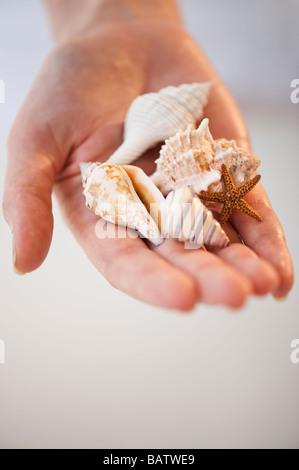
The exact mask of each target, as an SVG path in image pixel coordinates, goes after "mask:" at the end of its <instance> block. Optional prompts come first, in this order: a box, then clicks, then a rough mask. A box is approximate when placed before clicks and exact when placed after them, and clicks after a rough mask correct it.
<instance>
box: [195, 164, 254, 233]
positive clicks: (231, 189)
mask: <svg viewBox="0 0 299 470" xmlns="http://www.w3.org/2000/svg"><path fill="white" fill-rule="evenodd" d="M221 172H222V177H223V180H224V185H225V191H223V192H219V193H209V192H208V191H201V193H200V194H199V197H200V198H201V199H202V200H203V201H210V202H220V203H222V204H224V206H223V209H222V212H221V215H220V219H219V223H220V224H221V225H224V224H226V222H227V221H228V219H229V218H230V216H231V215H232V213H233V211H234V210H235V209H237V210H239V211H241V212H244V214H246V215H249V217H252V218H253V219H255V220H258V221H259V222H262V220H263V219H262V218H261V216H260V215H259V214H258V213H257V212H256V211H255V210H254V209H252V207H250V205H249V204H248V203H247V202H246V201H245V200H244V199H243V198H244V196H245V195H246V194H247V193H249V192H250V191H251V190H252V189H253V188H254V187H255V185H256V184H257V183H258V182H259V181H260V179H261V175H257V176H255V177H254V178H253V179H252V180H250V181H248V182H247V183H244V184H242V186H240V187H239V188H237V187H236V185H235V183H234V182H233V179H232V177H231V174H230V172H229V169H228V168H227V166H226V165H225V164H223V165H222V167H221Z"/></svg>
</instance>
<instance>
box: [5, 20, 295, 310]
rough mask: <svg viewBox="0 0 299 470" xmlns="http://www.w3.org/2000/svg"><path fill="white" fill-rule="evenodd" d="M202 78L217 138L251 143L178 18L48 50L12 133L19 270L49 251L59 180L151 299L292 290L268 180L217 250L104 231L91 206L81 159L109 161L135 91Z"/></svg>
mask: <svg viewBox="0 0 299 470" xmlns="http://www.w3.org/2000/svg"><path fill="white" fill-rule="evenodd" d="M195 81H196V82H200V81H211V82H212V84H213V86H212V90H211V96H210V100H209V103H208V106H207V107H206V109H205V116H206V117H208V118H209V119H210V127H211V131H212V134H213V135H214V137H215V138H219V137H225V138H227V139H232V138H234V139H236V140H237V142H238V143H239V145H240V146H242V147H244V148H246V147H247V148H248V149H249V142H248V137H247V132H246V127H245V125H244V123H243V120H242V117H241V116H240V113H239V110H238V108H237V106H236V104H235V103H234V101H233V99H232V97H231V96H230V94H229V93H228V91H227V90H226V88H225V86H224V85H223V83H222V82H221V81H220V80H219V78H218V77H217V75H216V74H215V72H214V70H213V69H212V68H211V66H210V64H209V63H208V61H207V60H206V59H205V57H204V55H203V54H202V52H201V51H200V49H199V48H198V46H197V45H196V44H195V43H194V42H193V41H192V40H191V38H190V37H189V36H188V35H187V34H186V33H185V32H184V31H182V30H181V29H179V28H178V27H176V26H169V27H165V25H164V26H163V27H161V28H160V27H159V26H157V25H155V28H150V26H147V27H145V26H136V27H135V28H134V31H132V30H129V29H127V28H126V27H123V28H120V27H118V28H117V30H113V28H109V30H107V31H101V32H93V33H92V34H90V36H86V37H84V38H80V39H77V40H74V41H73V42H70V43H67V44H64V45H62V46H59V47H58V48H57V49H55V50H54V51H53V52H52V53H51V54H50V55H49V57H48V58H47V60H46V62H45V64H44V65H43V67H42V69H41V71H40V74H39V76H38V78H37V80H36V81H35V83H34V85H33V87H32V89H31V91H30V93H29V95H28V97H27V99H26V101H25V103H24V105H23V106H22V109H21V110H20V113H19V115H18V117H17V119H16V121H15V124H14V126H13V129H12V131H11V134H10V137H9V144H8V150H9V159H8V168H7V175H6V185H5V193H4V200H3V208H4V215H5V217H6V220H7V221H8V223H9V224H10V226H11V228H12V230H13V234H14V242H13V243H14V252H15V267H16V269H17V270H18V271H21V272H24V273H25V272H30V271H32V270H34V269H36V268H37V267H38V266H39V265H40V264H41V263H42V262H43V260H44V259H45V257H46V255H47V252H48V249H49V246H50V243H51V237H52V229H53V217H52V211H51V194H52V190H53V187H54V190H55V193H56V195H57V197H58V200H59V202H60V205H61V208H62V211H63V214H64V217H65V220H66V222H67V224H68V225H69V227H70V228H71V230H72V231H73V233H74V235H75V237H76V239H77V240H78V242H79V243H80V245H81V246H82V248H83V249H84V251H85V252H86V254H87V255H88V257H89V259H90V260H91V262H92V263H93V264H94V265H95V266H96V267H97V268H98V270H99V271H100V272H101V273H102V274H103V275H104V276H105V278H106V279H107V280H108V281H109V282H110V283H111V284H112V285H114V286H115V287H116V288H118V289H121V290H122V291H124V292H126V293H128V294H130V295H132V296H134V297H136V298H138V299H140V300H143V301H145V302H148V303H151V304H155V305H160V306H163V307H169V308H177V309H180V310H190V309H191V308H193V307H194V305H195V303H196V302H198V301H202V302H206V303H210V304H223V305H228V306H230V307H240V306H242V305H243V303H244V302H245V300H246V299H247V297H248V295H250V294H251V293H255V294H259V295H263V294H266V293H268V292H273V293H274V294H275V295H276V296H277V297H283V296H285V295H286V294H287V293H288V291H289V290H290V288H291V285H292V282H293V272H292V263H291V260H290V256H289V253H288V250H287V247H286V244H285V239H284V235H283V230H282V228H281V226H280V224H279V221H278V220H277V217H276V215H275V214H274V212H273V210H272V209H271V206H270V203H269V201H268V199H267V196H266V194H265V192H264V190H263V188H262V186H261V185H260V184H259V185H258V186H257V187H256V188H255V189H254V191H252V193H250V195H249V196H248V198H247V201H248V202H249V203H250V204H251V205H252V206H253V207H254V208H255V209H256V210H257V211H258V212H259V213H260V214H261V216H262V217H263V219H264V222H262V223H261V224H258V223H257V222H255V221H254V220H251V219H249V218H248V217H246V216H245V215H243V214H241V213H235V214H234V216H233V218H232V223H231V225H228V226H227V227H225V228H226V229H227V231H228V233H229V236H230V239H231V240H232V241H233V242H236V243H232V244H231V245H230V246H229V247H228V248H225V249H222V250H219V251H217V253H211V252H207V251H205V250H196V251H195V250H184V246H183V244H181V243H178V242H176V241H174V240H166V241H165V242H164V243H163V244H162V245H161V246H160V247H154V246H152V245H149V244H146V243H145V242H144V241H143V240H141V239H139V238H138V239H131V238H129V237H127V238H121V239H117V238H116V239H111V238H109V239H99V238H97V237H96V234H95V225H96V222H97V221H98V218H97V217H96V216H95V215H94V214H93V213H91V212H90V211H89V210H88V209H87V208H86V207H85V201H84V198H83V196H82V183H81V175H80V169H79V163H80V162H82V161H105V160H107V159H108V158H109V156H110V155H111V154H112V153H113V151H114V150H116V148H117V147H118V146H119V145H120V144H121V142H122V131H123V123H124V118H125V115H126V112H127V110H128V108H129V106H130V104H131V102H132V101H133V99H134V98H135V97H136V96H138V95H140V94H142V93H147V92H150V91H158V90H159V89H161V88H162V87H165V86H167V85H179V84H181V83H191V82H195ZM157 155H158V150H157V149H156V150H152V151H150V152H148V153H147V154H146V155H144V156H143V157H142V158H140V159H139V160H138V162H136V164H138V165H140V166H142V167H143V168H144V169H145V170H146V171H147V172H151V171H153V169H154V160H155V157H157ZM241 240H242V241H243V243H241Z"/></svg>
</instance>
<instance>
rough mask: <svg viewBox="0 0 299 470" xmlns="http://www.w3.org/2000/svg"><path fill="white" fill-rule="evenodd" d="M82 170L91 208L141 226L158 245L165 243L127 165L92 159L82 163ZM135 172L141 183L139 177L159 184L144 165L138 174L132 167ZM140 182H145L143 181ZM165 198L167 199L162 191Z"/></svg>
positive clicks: (146, 182)
mask: <svg viewBox="0 0 299 470" xmlns="http://www.w3.org/2000/svg"><path fill="white" fill-rule="evenodd" d="M81 172H82V181H83V186H84V193H83V194H84V195H85V197H86V205H87V207H89V209H91V210H92V211H93V212H94V213H95V214H96V215H99V216H101V217H102V218H104V219H105V220H107V221H108V222H112V223H114V224H117V225H121V226H124V227H127V228H131V229H134V230H137V231H138V232H139V233H140V234H141V235H142V236H143V237H145V238H147V239H149V240H151V241H152V242H153V243H154V244H156V245H158V244H160V243H162V238H161V234H160V231H159V228H158V225H157V223H156V222H155V220H154V219H153V217H151V215H150V214H149V212H148V211H147V209H146V207H145V205H144V204H143V202H142V201H141V199H140V198H139V196H138V194H137V192H136V190H135V188H134V184H133V181H132V180H131V178H130V177H129V175H128V173H127V171H126V170H125V169H124V168H122V167H119V166H116V165H112V164H108V163H103V164H100V163H90V164H82V165H81ZM141 172H142V173H143V175H144V178H143V175H142V176H141ZM131 174H132V178H133V179H134V178H135V179H136V180H137V183H136V184H137V187H138V179H139V181H142V184H143V185H144V186H146V185H148V187H149V188H155V186H154V184H153V183H152V182H151V181H150V179H149V178H148V177H147V176H146V175H145V173H144V172H143V171H142V170H141V169H138V171H137V172H136V174H135V175H134V171H131ZM139 185H140V186H141V183H139ZM155 190H156V192H155V194H157V192H158V193H159V195H161V193H160V192H159V190H158V189H157V188H155ZM144 192H146V191H145V190H144ZM151 197H152V199H153V201H152V202H155V199H154V194H153V193H151V189H149V191H148V201H149V200H150V198H151ZM161 198H162V200H163V201H165V200H164V198H163V196H162V195H161Z"/></svg>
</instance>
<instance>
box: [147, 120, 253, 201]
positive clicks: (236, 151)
mask: <svg viewBox="0 0 299 470" xmlns="http://www.w3.org/2000/svg"><path fill="white" fill-rule="evenodd" d="M223 163H225V164H226V165H227V167H228V168H229V170H230V173H231V175H232V178H233V180H234V182H235V184H236V186H237V187H239V186H240V185H242V184H243V183H244V182H247V181H249V180H250V178H251V176H252V175H253V173H254V172H255V171H256V169H257V168H258V166H259V165H260V160H259V159H258V158H257V157H255V156H254V155H252V154H250V153H248V152H246V151H245V150H243V149H241V148H240V147H238V146H237V144H236V142H235V141H234V140H226V139H218V140H214V139H213V137H212V135H211V132H210V130H209V120H208V119H204V120H203V121H202V122H201V124H200V126H199V127H198V129H194V127H192V126H190V127H189V128H188V129H187V130H185V131H184V132H179V133H177V134H176V135H175V136H173V137H172V138H170V139H169V140H166V142H165V145H164V146H163V147H162V148H161V151H160V157H159V158H158V159H157V160H156V164H157V169H156V172H155V173H154V174H153V175H152V176H151V178H152V181H153V182H154V183H155V185H156V186H157V187H158V188H159V189H160V191H161V192H162V194H163V195H164V196H165V195H167V194H168V193H169V192H170V191H172V190H174V189H177V188H181V187H185V186H188V187H190V188H192V190H193V191H194V192H195V193H196V194H199V193H200V192H201V191H212V192H219V191H222V190H223V189H224V187H223V183H222V181H221V167H222V164H223Z"/></svg>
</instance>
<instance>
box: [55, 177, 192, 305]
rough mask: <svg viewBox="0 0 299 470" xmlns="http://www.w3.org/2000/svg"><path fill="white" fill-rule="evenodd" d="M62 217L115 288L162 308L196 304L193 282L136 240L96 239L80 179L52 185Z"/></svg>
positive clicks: (75, 178) (92, 218)
mask: <svg viewBox="0 0 299 470" xmlns="http://www.w3.org/2000/svg"><path fill="white" fill-rule="evenodd" d="M55 193H56V195H57V197H58V199H59V202H60V205H61V208H62V212H63V215H64V217H65V220H66V222H67V224H68V225H69V227H70V228H71V230H72V231H73V233H74V235H75V237H76V239H77V241H78V242H79V244H80V245H81V246H82V248H83V250H84V251H85V252H86V254H87V256H88V258H89V259H90V261H91V262H92V263H93V264H94V266H95V267H96V268H97V269H98V270H99V271H100V272H101V273H102V274H103V276H104V277H105V278H106V279H107V280H108V282H110V284H111V285H113V286H114V287H115V288H117V289H120V290H121V291H123V292H125V293H126V294H129V295H131V296H132V297H135V298H136V299H139V300H141V301H144V302H147V303H149V304H152V305H157V306H161V307H164V308H172V309H178V310H181V311H189V310H191V309H192V308H193V307H194V305H195V303H196V301H197V291H196V285H195V282H194V280H193V279H192V277H191V276H189V275H188V274H186V273H184V272H182V271H181V270H179V269H177V268H174V267H172V266H171V265H170V264H169V263H167V261H165V260H164V259H162V258H161V257H160V256H158V255H157V254H156V253H153V252H152V251H151V250H149V249H148V247H147V246H146V245H145V243H144V242H143V241H142V240H141V239H139V238H137V239H136V238H135V239H132V238H130V237H129V236H128V233H125V232H126V230H125V229H123V230H121V229H120V228H119V227H118V228H117V230H118V232H119V233H118V235H119V236H124V235H125V234H126V238H104V239H99V238H98V237H97V236H96V231H95V227H96V224H97V222H98V221H99V218H98V217H96V216H94V215H93V214H92V212H91V211H89V210H88V209H87V208H86V206H85V203H84V197H83V196H82V191H81V178H80V176H77V177H74V178H73V179H71V180H65V181H63V182H61V183H59V184H56V185H55Z"/></svg>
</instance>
